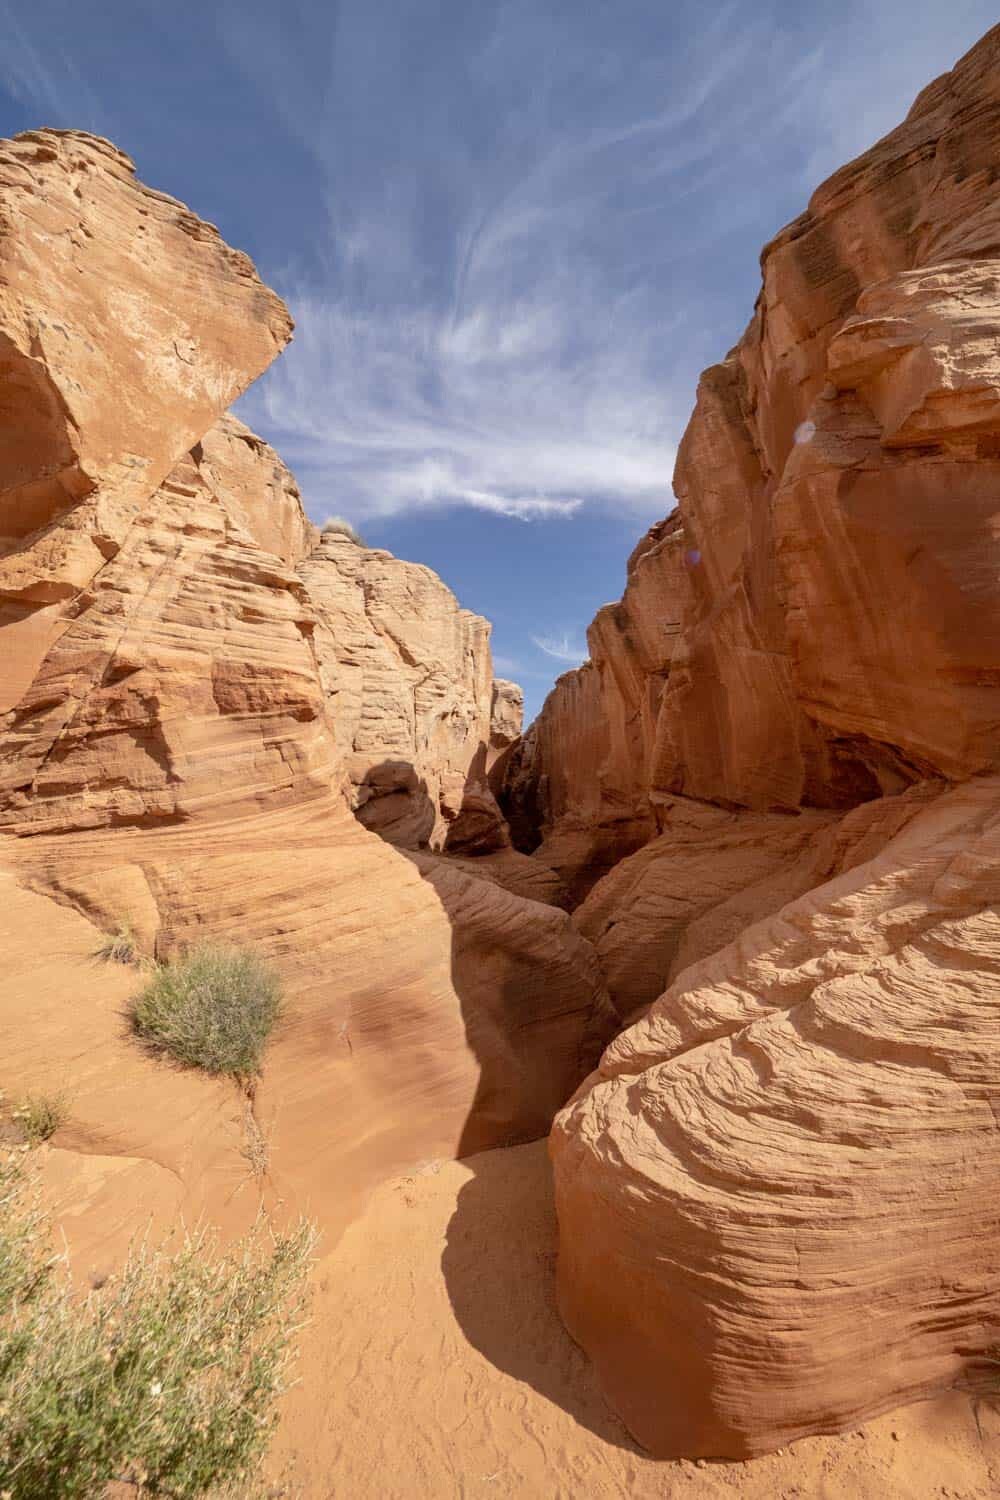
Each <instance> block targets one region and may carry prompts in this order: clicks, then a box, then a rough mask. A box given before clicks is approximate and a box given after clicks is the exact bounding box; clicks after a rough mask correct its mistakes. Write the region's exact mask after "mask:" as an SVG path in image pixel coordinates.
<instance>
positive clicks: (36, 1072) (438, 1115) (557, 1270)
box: [0, 28, 1000, 1500]
mask: <svg viewBox="0 0 1000 1500" xmlns="http://www.w3.org/2000/svg"><path fill="white" fill-rule="evenodd" d="M761 268H762V282H761V290H760V294H759V297H758V300H757V304H756V307H755V309H754V311H753V316H752V318H751V321H750V323H749V325H748V327H747V329H746V331H745V333H744V334H743V336H742V338H741V339H740V341H739V343H737V344H736V346H735V347H734V348H733V349H732V351H731V352H730V354H729V355H728V356H727V357H726V359H725V360H724V361H723V362H722V363H720V364H718V365H715V366H713V367H712V368H710V369H708V370H706V371H705V373H704V375H703V377H702V380H701V383H700V385H699V389H698V393H697V401H696V405H695V409H694V413H693V415H692V417H691V420H690V423H689V425H688V427H687V431H686V434H685V436H684V439H683V442H682V445H681V448H680V452H679V456H678V461H677V467H676V472H675V475H674V489H675V493H676V498H677V508H676V509H675V510H674V511H673V512H672V513H671V514H670V515H669V516H668V517H667V518H666V519H664V520H663V521H662V522H660V523H659V524H657V525H655V526H653V527H652V529H651V530H650V531H649V532H648V533H647V535H646V536H645V537H643V538H642V539H641V540H640V541H639V543H638V545H637V546H636V547H635V550H634V551H633V553H632V555H631V557H630V559H629V561H628V573H627V586H626V588H625V592H624V595H623V597H622V599H621V600H620V601H619V602H618V603H616V604H612V605H608V606H607V607H605V608H604V609H602V610H601V611H600V612H599V613H598V615H597V617H596V618H595V620H594V621H593V623H592V625H591V627H590V630H589V634H588V641H589V651H590V656H589V660H588V661H587V662H586V663H585V664H584V665H583V666H582V667H580V668H578V669H576V670H573V671H571V672H568V673H566V674H565V675H564V676H563V677H561V678H560V679H559V681H558V683H557V684H556V686H555V688H554V690H553V691H552V692H551V694H550V695H549V697H548V699H547V700H546V702H545V705H544V707H543V709H542V711H541V713H540V715H539V717H538V718H537V719H536V720H535V722H534V723H533V724H532V725H530V726H529V727H528V728H527V729H525V730H523V732H522V724H521V719H522V700H521V694H520V689H519V688H518V687H517V686H516V685H515V684H513V683H510V682H506V681H503V680H498V679H494V676H493V668H492V661H491V655H490V626H489V624H488V623H487V621H485V620H484V619H482V618H480V617H479V616H478V615H476V614H473V613H471V612H470V611H468V610H466V609H463V608H461V607H460V606H459V604H458V602H457V600H456V599H455V597H454V595H453V594H452V593H451V591H450V590H449V589H448V588H447V587H446V586H445V585H444V583H443V582H442V581H441V580H440V579H439V578H438V577H437V576H436V575H435V574H434V573H433V572H431V570H430V569H428V568H427V567H424V566H422V565H417V564H412V563H407V562H405V561H401V560H399V559H397V558H395V557H393V556H392V555H390V554H389V553H388V552H386V551H384V550H379V549H372V548H368V547H366V546H365V545H364V544H363V543H360V542H359V541H357V540H356V539H354V538H352V537H351V536H350V535H349V534H347V533H346V532H344V531H339V530H329V531H324V532H322V533H321V532H320V531H319V530H318V529H317V528H316V527H315V526H313V525H312V523H311V522H310V521H309V520H308V519H307V516H306V513H305V510H304V508H303V504H302V500H301V497H300V494H299V490H298V488H297V485H296V483H295V480H294V479H293V477H292V475H291V474H290V472H289V471H288V469H287V468H286V467H285V466H284V464H283V463H282V461H281V459H280V458H279V456H278V454H277V453H276V452H275V451H274V450H273V449H272V448H270V447H269V446H268V444H267V443H265V442H264V441H263V440H262V439H261V438H259V437H257V436H256V435H255V434H254V433H253V432H251V431H250V430H249V429H248V428H247V427H246V426H245V425H244V424H243V423H242V422H241V421H240V420H239V419H238V418H237V417H236V416H234V415H233V414H232V413H231V412H230V410H229V408H230V407H231V405H232V403H233V402H234V401H235V400H236V399H237V398H238V397H239V395H240V394H241V393H242V392H243V391H244V390H245V389H246V388H247V387H248V386H249V385H250V384H251V382H252V381H253V380H255V379H256V377H257V376H258V375H260V374H261V373H262V372H263V371H264V370H265V369H266V368H267V367H268V366H269V365H270V364H271V362H272V361H273V360H275V359H276V358H278V357H279V356H280V354H281V351H282V349H283V348H284V347H285V345H286V344H287V343H288V341H289V339H290V337H291V334H292V325H291V320H290V317H289V315H288V313H287V311H286V309H285V307H284V305H283V303H282V302H281V301H280V299H279V298H278V297H277V296H276V295H275V294H273V293H272V292H271V291H269V290H268V288H267V287H265V286H264V285H263V283H262V282H261V281H260V279H259V278H258V276H257V274H256V271H255V269H254V267H253V265H252V264H251V262H250V261H249V260H248V258H247V257H246V256H245V255H244V254H242V253H241V252H239V251H237V250H234V249H232V248H230V247H229V246H228V245H227V244H226V243H225V242H224V241H223V240H222V238H221V237H220V235H219V234H218V232H217V231H216V230H215V229H214V228H213V227H212V226H211V225H209V224H207V223H205V222H203V221H202V220H200V219H198V218H197V217H195V216H194V215H193V214H192V213H191V212H190V211H189V210H188V209H187V208H185V207H184V206H183V205H182V204H181V203H179V202H177V201H176V200H174V199H172V198H169V197H167V196H165V195H164V194H162V193H159V192H156V191H154V190H152V189H150V188H148V187H146V186H144V185H143V184H142V183H140V182H139V181H138V180H137V178H136V175H135V172H134V169H133V165H132V163H131V161H130V159H129V158H128V157H127V156H126V155H125V154H124V153H123V152H122V151H120V150H119V149H118V148H117V147H116V146H114V145H112V144H111V143H109V142H108V141H106V140H103V139H101V138H98V137H95V136H91V135H88V134H85V133H82V132H78V131H74V130H67V131H56V130H47V129H46V130H38V131H32V132H28V133H25V134H22V135H19V136H17V137H16V138H14V139H13V140H9V141H5V142H3V143H2V145H0V411H2V427H3V434H4V445H3V448H2V451H0V496H2V506H0V632H2V634H0V653H2V665H3V673H2V681H0V695H2V701H0V887H2V895H3V899H2V901H0V954H2V960H3V962H2V969H3V982H2V985H0V1016H2V1034H3V1046H2V1049H0V1089H2V1090H3V1096H4V1099H9V1098H11V1097H16V1096H18V1095H20V1094H23V1093H24V1092H25V1090H31V1091H37V1092H44V1091H45V1090H53V1089H58V1090H61V1091H64V1092H65V1095H66V1098H67V1100H68V1101H69V1103H68V1110H67V1115H66V1118H65V1119H64V1120H63V1121H62V1122H61V1124H60V1125H59V1128H58V1129H57V1130H56V1131H55V1132H54V1134H53V1135H52V1137H51V1140H49V1141H48V1142H47V1143H46V1144H44V1145H42V1146H40V1147H39V1148H38V1150H37V1152H36V1153H33V1159H34V1160H36V1162H37V1166H38V1171H39V1173H40V1175H41V1179H42V1184H43V1189H44V1193H45V1196H46V1199H47V1201H48V1202H49V1203H50V1204H51V1205H52V1208H53V1211H54V1213H55V1216H56V1227H57V1229H58V1231H59V1233H60V1235H61V1236H62V1237H63V1240H64V1242H65V1244H66V1246H67V1247H68V1251H69V1255H70V1259H71V1263H72V1265H73V1268H74V1273H75V1274H77V1275H78V1276H79V1277H80V1278H82V1279H84V1280H85V1279H86V1278H87V1277H88V1276H89V1277H94V1276H95V1275H96V1276H103V1275H106V1274H107V1273H108V1271H109V1270H111V1269H113V1268H114V1267H115V1266H116V1265H118V1264H119V1263H120V1261H121V1258H122V1256H123V1254H124V1252H125V1249H126V1247H127V1245H128V1243H129V1240H130V1239H131V1238H133V1237H134V1236H135V1235H136V1234H137V1233H140V1232H147V1233H150V1234H152V1235H154V1236H155V1235H157V1234H163V1233H166V1231H167V1230H168V1229H169V1228H170V1227H171V1226H172V1225H174V1224H176V1223H177V1222H178V1221H179V1220H181V1219H183V1220H184V1221H185V1222H187V1223H195V1222H198V1221H208V1222H211V1223H213V1224H217V1225H219V1226H220V1227H221V1229H222V1231H223V1233H224V1234H226V1235H230V1234H232V1235H235V1234H238V1233H241V1232H242V1231H243V1230H244V1229H245V1228H246V1227H247V1226H248V1225H249V1224H251V1223H252V1222H253V1220H254V1219H255V1217H256V1216H257V1214H258V1211H259V1210H260V1207H261V1205H263V1208H264V1210H265V1211H266V1212H267V1213H268V1214H270V1215H272V1216H273V1217H274V1218H275V1219H276V1220H277V1221H284V1220H285V1219H287V1218H288V1217H289V1216H290V1215H297V1214H300V1213H302V1214H305V1215H307V1216H308V1217H309V1218H311V1219H312V1220H313V1221H314V1222H315V1223H316V1224H317V1225H318V1227H319V1229H320V1231H321V1239H320V1242H319V1251H318V1261H317V1264H316V1266H315V1269H314V1273H313V1284H314V1296H313V1305H312V1313H311V1321H310V1323H309V1325H308V1327H307V1328H306V1329H305V1331H304V1333H303V1335H302V1340H301V1352H300V1359H299V1363H298V1366H297V1373H298V1376H299V1379H298V1382H297V1384H296V1385H294V1387H293V1388H292V1389H291V1390H290V1391H289V1392H288V1393H287V1395H286V1396H285V1398H284V1401H283V1406H282V1413H281V1421H280V1425H279V1428H278V1431H277V1434H276V1437H275V1440H274V1442H273V1444H272V1448H271V1450H270V1453H269V1456H268V1459H267V1466H268V1472H269V1475H270V1483H271V1485H272V1488H271V1489H270V1490H268V1491H267V1492H268V1493H275V1494H282V1493H288V1494H302V1495H305V1496H307V1497H325V1496H334V1495H335V1496H338V1497H340V1496H344V1497H346V1496H352V1497H354V1496H359V1497H361V1496H369V1495H370V1496H373V1497H374V1496H378V1497H380V1500H389V1497H404V1496H405V1497H421V1496H423V1497H441V1496H450V1495H455V1496H474V1495H483V1496H487V1497H488V1496H516V1497H525V1496H531V1497H534V1496H538V1497H546V1500H553V1497H565V1500H570V1497H572V1500H579V1497H591V1496H592V1497H625V1496H643V1497H645V1496H649V1497H653V1496H680V1497H691V1500H695V1497H699V1500H700V1497H708V1496H721V1495H725V1494H738V1495H741V1496H743V1495H745V1496H747V1497H760V1500H764V1497H773V1496H803V1497H815V1496H822V1497H841V1496H843V1497H862V1500H863V1497H868V1496H870V1497H872V1500H874V1497H876V1496H877V1497H884V1496H887V1495H888V1496H893V1497H913V1500H919V1497H924V1496H930V1495H935V1496H936V1495H943V1496H951V1497H979V1496H988V1495H991V1494H996V1493H998V1492H1000V1399H998V1394H997V1393H998V1391H1000V1364H998V1361H1000V1129H998V1126H1000V28H997V29H996V30H994V31H992V32H990V33H988V34H987V35H986V36H985V37H984V38H983V40H982V41H981V42H980V43H978V44H977V46H976V47H975V48H973V50H972V51H971V52H969V53H968V54H967V55H966V56H965V57H964V58H963V59H962V60H961V61H960V62H959V63H958V64H957V65H956V66H955V67H954V69H953V70H952V71H951V72H950V73H947V74H945V75H944V76H942V77H941V78H938V79H937V80H936V81H934V82H932V83H930V84H929V85H928V87H927V88H926V89H925V90H924V91H923V92H922V93H921V94H920V95H919V97H918V98H917V100H916V102H915V103H914V105H913V107H912V109H911V110H910V113H909V114H908V116H907V118H906V119H905V120H904V121H903V122H902V123H901V124H900V125H899V126H898V128H896V129H895V130H894V131H892V133H891V134H889V135H888V136H886V137H885V138H884V139H882V140H881V141H879V142H878V143H877V144H876V145H875V146H873V147H872V148H871V150H869V151H868V152H867V153H866V154H864V155H862V156H861V157H859V158H858V159H857V160H855V161H853V162H851V163H850V164H849V165H847V166H845V167H843V168H842V169H841V170H840V171H838V172H837V173H835V174H834V176H832V177H831V178H830V179H829V180H828V181H826V182H825V183H824V184H823V185H822V186H820V187H819V188H818V189H817V190H816V191H815V193H814V194H813V196H812V198H811V200H810V202H809V204H808V207H807V208H806V209H805V210H804V211H803V213H802V214H801V215H800V217H799V218H797V219H796V220H794V222H792V223H791V224H789V225H788V226H787V227H786V228H785V229H783V230H782V231H781V232H780V233H779V234H778V235H777V236H776V237H775V238H774V239H773V240H772V241H771V243H770V244H769V245H767V246H766V247H765V249H764V251H763V254H762V257H761ZM122 923H126V924H127V926H128V928H129V929H130V930H131V932H132V933H133V934H134V937H135V941H136V943H137V944H138V946H139V948H140V949H141V951H142V953H143V954H145V955H146V956H147V957H148V958H155V959H157V960H159V961H166V960H169V959H170V958H171V957H173V956H176V955H178V954H181V953H183V951H184V950H185V948H187V947H188V946H189V945H191V944H192V943H195V942H198V941H201V940H203V939H205V938H209V939H213V940H220V941H238V942H241V943H251V944H252V945H253V947H254V949H255V950H256V951H257V952H259V954H260V955H261V956H262V957H263V958H264V959H265V960H266V961H267V962H268V963H269V964H270V965H272V966H273V968H274V970H275V971H276V972H277V973H278V974H279V975H280V978H281V981H282V984H283V989H284V994H285V1008H284V1012H283V1014H282V1017H281V1019H280V1022H279V1025H278V1027H277V1029H276V1032H275V1034H274V1037H273V1039H272V1040H271V1042H270V1044H269V1045H268V1047H267V1050H266V1053H265V1055H264V1062H263V1067H262V1072H261V1076H260V1079H259V1082H258V1083H257V1086H256V1089H255V1091H254V1094H253V1097H252V1099H250V1100H249V1101H248V1098H247V1096H246V1094H245V1093H243V1092H241V1091H240V1089H239V1088H238V1087H236V1086H235V1084H234V1083H233V1082H232V1081H231V1080H227V1079H224V1078H219V1077H208V1076H205V1075H204V1074H201V1073H199V1072H197V1071H194V1070H190V1069H188V1070H183V1069H180V1068H176V1067H172V1066H170V1065H168V1064H166V1063H164V1062H163V1061H162V1060H158V1059H157V1058H155V1057H153V1056H151V1055H149V1054H148V1052H145V1051H143V1050H142V1049H141V1048H139V1047H138V1046H137V1045H136V1043H135V1040H134V1038H133V1037H132V1036H131V1035H130V1034H129V1031H128V1028H127V1027H126V1026H125V1024H124V1023H123V1007H124V1006H125V1005H126V1003H127V1002H128V1000H129V998H130V996H132V995H133V994H134V992H135V989H136V985H137V982H138V980H137V971H136V969H135V967H130V966H129V965H127V964H124V965H115V964H107V963H101V962H99V961H98V960H97V959H95V956H94V955H95V950H96V949H97V947H98V945H99V944H100V942H101V940H102V935H104V934H106V933H109V932H113V931H114V930H115V929H116V927H117V926H119V925H120V924H122ZM254 1140H256V1141H258V1142H259V1141H261V1140H263V1141H265V1142H266V1144H267V1150H266V1152H265V1160H264V1161H263V1163H261V1162H260V1161H259V1160H258V1161H257V1163H256V1165H255V1164H254V1160H253V1158H254V1147H253V1142H254Z"/></svg>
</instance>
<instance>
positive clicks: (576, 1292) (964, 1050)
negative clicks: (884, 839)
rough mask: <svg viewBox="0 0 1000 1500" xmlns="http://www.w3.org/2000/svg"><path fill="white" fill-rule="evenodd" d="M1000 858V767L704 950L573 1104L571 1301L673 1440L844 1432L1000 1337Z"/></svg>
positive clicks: (569, 1120) (563, 1294) (567, 1123)
mask: <svg viewBox="0 0 1000 1500" xmlns="http://www.w3.org/2000/svg"><path fill="white" fill-rule="evenodd" d="M998 871H1000V782H998V781H997V779H995V778H987V779H985V780H982V781H974V782H970V783H969V785H968V786H967V787H964V788H960V789H957V790H954V791H951V792H948V793H945V794H943V795H942V796H941V797H940V798H939V799H938V800H936V801H935V802H933V803H932V804H931V805H930V806H929V807H927V808H925V809H924V810H923V811H922V812H920V813H919V814H918V815H917V816H916V817H914V818H913V820H912V821H911V822H910V824H909V825H908V826H907V827H906V828H905V829H904V830H903V831H902V832H901V833H900V834H899V835H897V837H896V838H895V839H894V840H893V841H892V842H891V843H890V844H889V845H888V846H887V848H886V849H885V850H884V852H883V853H882V854H880V855H878V856H877V857H876V858H875V859H873V860H870V861H868V862H867V863H865V864H862V865H860V866H858V867H856V868H855V869H853V870H851V871H850V872H848V873H846V874H844V875H842V876H839V877H838V878H837V879H835V880H834V881H832V882H830V883H828V884H827V885H825V886H823V887H821V888H820V889H819V890H818V891H814V892H812V893H810V894H809V895H807V896H805V897H803V898H801V899H800V900H799V901H797V902H794V903H792V904H791V905H789V906H787V907H785V908H784V910H783V911H782V912H781V913H780V914H779V915H778V916H776V917H773V918H771V919H769V920H767V921H765V922H763V923H761V924H759V925H757V926H754V927H751V928H749V929H748V930H747V931H746V932H745V933H744V934H743V935H742V936H741V937H740V938H739V939H738V941H737V942H736V943H734V944H732V945H730V946H729V947H727V948H725V949H723V950H721V952H719V953H716V954H715V955H713V956H712V957H711V958H708V959H706V960H705V961H703V962H702V963H700V964H695V965H694V966H693V967H691V968H689V969H688V970H687V971H686V972H685V973H684V974H682V975H681V976H680V977H679V978H678V979H677V980H676V981H675V982H674V984H673V985H672V986H671V987H670V988H669V989H668V990H667V991H666V992H665V994H664V995H663V996H662V997H661V998H660V999H659V1000H658V1001H657V1002H656V1003H655V1004H654V1005H653V1006H652V1008H651V1010H650V1012H649V1014H648V1016H647V1017H646V1019H645V1020H644V1021H642V1022H640V1023H638V1024H637V1025H636V1026H634V1027H632V1028H631V1030H630V1031H628V1032H626V1033H624V1034H623V1035H622V1036H621V1037H620V1038H619V1039H618V1040H617V1041H616V1042H615V1043H613V1044H612V1046H611V1047H610V1048H609V1049H608V1052H607V1053H606V1054H605V1058H604V1060H603V1062H602V1064H601V1068H600V1072H599V1075H598V1078H597V1079H596V1080H595V1081H594V1082H593V1084H592V1086H591V1087H590V1088H589V1089H586V1090H584V1091H582V1092H581V1096H580V1097H579V1098H578V1099H577V1101H576V1103H575V1104H573V1105H571V1106H570V1107H569V1108H568V1109H567V1110H566V1111H565V1113H564V1114H563V1115H562V1116H560V1118H559V1120H558V1122H557V1125H556V1127H555V1129H554V1132H553V1136H552V1151H553V1157H554V1162H555V1169H556V1185H557V1198H558V1203H559V1215H560V1224H561V1252H560V1300H561V1307H562V1310H563V1314H564V1316H565V1318H566V1320H567V1323H568V1325H569V1328H570V1331H571V1332H572V1333H573V1334H574V1336H575V1337H577V1338H578V1339H579V1340H580V1342H581V1343H582V1344H583V1345H584V1347H585V1348H586V1349H588V1350H589V1352H590V1353H591V1355H592V1357H593V1358H594V1359H595V1361H596V1363H597V1365H598V1369H599V1371H600V1373H601V1376H602V1380H603V1382H604V1385H605V1388H606V1389H607V1391H608V1392H609V1394H610V1396H611V1398H612V1400H613V1402H614V1404H615V1406H616V1408H617V1409H618V1410H619V1411H620V1412H621V1413H622V1415H623V1416H624V1417H625V1419H626V1421H627V1422H628V1425H629V1427H630V1428H631V1430H632V1431H633V1432H634V1433H635V1434H636V1436H637V1437H638V1438H639V1439H640V1441H641V1442H642V1443H644V1444H645V1445H646V1446H648V1447H649V1448H651V1449H652V1450H653V1451H654V1452H655V1453H658V1454H660V1455H670V1454H674V1455H676V1454H681V1453H684V1454H689V1455H690V1454H703V1455H727V1456H734V1455H745V1454H752V1453H759V1452H763V1451H766V1450H767V1449H770V1448H775V1447H780V1446H781V1445H783V1444H784V1443H786V1442H789V1441H791V1440H792V1439H794V1438H797V1437H800V1436H802V1435H803V1434H805V1433H807V1432H833V1431H839V1430H842V1429H844V1428H846V1427H847V1426H851V1425H854V1424H856V1423H857V1422H858V1421H859V1420H860V1419H861V1417H862V1416H864V1415H868V1414H871V1413H873V1412H876V1411H879V1410H884V1409H885V1408H886V1407H888V1406H891V1405H894V1404H899V1403H901V1402H904V1401H907V1400H911V1399H915V1398H916V1397H918V1396H921V1395H924V1394H926V1393H928V1392H930V1391H932V1390H935V1389H941V1388H943V1387H946V1386H948V1385H950V1384H952V1383H954V1382H955V1381H956V1380H959V1379H961V1378H963V1377H972V1376H973V1375H974V1372H975V1368H976V1364H977V1360H978V1361H980V1362H981V1361H982V1360H983V1359H984V1357H985V1356H986V1354H987V1352H988V1350H989V1349H990V1348H991V1347H992V1346H994V1345H995V1342H996V1335H997V1329H998V1327H1000V1145H998V1135H997V1129H996V1110H997V1106H998V1104H1000V1006H998V999H997V997H998V995H1000V884H998ZM982 1368H985V1367H984V1366H983V1367H982Z"/></svg>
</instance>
